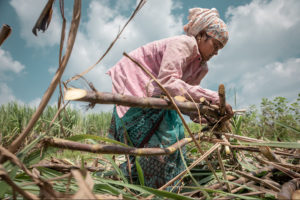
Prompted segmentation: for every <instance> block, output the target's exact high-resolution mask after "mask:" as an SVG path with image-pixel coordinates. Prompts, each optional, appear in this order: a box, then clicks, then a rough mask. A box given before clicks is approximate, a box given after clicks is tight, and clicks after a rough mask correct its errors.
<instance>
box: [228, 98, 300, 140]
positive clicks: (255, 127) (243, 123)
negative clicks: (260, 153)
mask: <svg viewBox="0 0 300 200" xmlns="http://www.w3.org/2000/svg"><path fill="white" fill-rule="evenodd" d="M232 124H233V127H234V129H233V130H234V131H235V133H236V134H239V135H240V134H244V135H246V136H249V137H255V138H262V139H269V140H273V141H274V140H275V141H297V140H300V94H298V98H297V100H296V101H295V102H292V103H289V102H288V101H287V99H286V98H284V97H276V98H274V99H273V100H269V99H266V98H264V99H262V102H261V104H260V112H259V111H258V109H257V108H256V106H250V108H249V109H248V110H247V112H246V114H245V115H244V116H234V118H233V123H232Z"/></svg>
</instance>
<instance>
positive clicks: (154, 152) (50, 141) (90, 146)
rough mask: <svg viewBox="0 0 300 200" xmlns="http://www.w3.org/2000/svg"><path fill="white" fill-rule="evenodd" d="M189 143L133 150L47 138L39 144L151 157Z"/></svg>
mask: <svg viewBox="0 0 300 200" xmlns="http://www.w3.org/2000/svg"><path fill="white" fill-rule="evenodd" d="M199 137H200V136H199V135H196V136H195V139H198V138H199ZM190 142H192V138H183V139H182V140H180V141H178V142H176V143H174V144H173V145H171V146H169V147H167V148H135V147H124V146H120V145H103V144H83V143H80V142H73V141H70V140H64V139H60V138H52V137H49V138H45V139H43V140H42V142H41V143H42V144H43V145H46V146H47V145H48V146H53V147H58V148H62V149H69V150H78V151H85V152H91V153H102V154H125V155H137V156H152V155H170V154H173V153H174V152H175V151H176V150H178V149H179V148H181V147H182V146H184V145H186V144H188V143H190Z"/></svg>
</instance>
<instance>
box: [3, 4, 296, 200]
mask: <svg viewBox="0 0 300 200" xmlns="http://www.w3.org/2000/svg"><path fill="white" fill-rule="evenodd" d="M53 3H54V1H53V0H49V1H48V3H47V4H46V5H45V7H44V9H43V11H42V12H41V15H40V17H39V18H38V19H37V21H36V24H35V25H34V27H33V29H32V31H33V34H35V35H37V31H40V30H42V31H46V29H47V28H48V25H49V23H50V22H51V16H52V13H53V10H52V5H53ZM59 3H60V5H59V7H60V11H61V18H62V28H61V29H62V30H61V38H60V47H59V50H57V52H59V58H58V65H59V67H58V69H57V71H56V72H55V75H54V76H53V79H52V81H51V83H50V85H49V87H48V89H47V91H46V92H45V93H44V95H43V97H42V98H41V99H42V100H41V102H40V104H39V106H38V107H37V108H32V107H30V106H28V105H23V104H20V103H17V102H12V103H8V104H5V105H1V106H0V141H1V145H0V177H1V180H0V199H22V198H23V199H180V200H181V199H223V200H225V199H226V200H227V199H300V188H299V187H300V181H299V180H300V142H299V141H300V94H298V98H297V99H296V100H294V101H293V102H288V100H287V99H286V98H284V97H276V98H274V99H272V100H270V99H262V101H261V104H260V106H259V107H258V108H257V107H255V106H251V107H249V108H247V110H246V111H245V112H244V113H239V112H236V113H235V115H234V116H233V117H232V118H230V117H231V116H230V117H228V115H225V102H226V101H225V88H224V85H222V84H221V86H223V90H222V87H221V86H220V87H219V101H220V103H219V105H218V106H217V105H211V104H210V103H209V102H208V101H207V100H206V99H205V98H200V100H199V101H200V103H199V104H195V103H192V102H184V101H183V102H180V101H177V100H176V103H175V100H174V98H172V97H171V96H170V95H169V94H168V92H167V91H166V90H164V88H163V86H161V85H160V83H159V82H158V81H157V80H156V78H155V77H153V75H152V74H151V73H149V72H147V70H145V68H143V66H141V65H140V64H139V63H138V62H136V61H135V60H134V59H132V58H131V57H130V56H128V55H127V54H126V53H124V54H123V55H124V56H127V57H128V58H129V59H131V60H132V61H133V62H134V63H135V64H136V65H137V66H138V67H140V68H142V69H143V70H144V71H145V72H146V73H147V74H148V75H149V76H150V77H152V79H153V80H154V81H157V84H158V85H159V86H160V87H161V89H162V90H163V91H164V93H165V94H166V95H167V96H168V100H166V99H165V98H155V99H154V98H152V100H153V99H154V102H156V103H157V104H155V106H153V104H152V103H151V102H150V100H149V99H151V98H147V100H145V101H140V102H139V101H137V99H138V97H131V98H129V97H126V98H125V96H122V95H119V97H118V98H117V95H118V94H109V93H105V94H104V93H101V92H99V91H97V90H96V89H95V87H94V86H93V84H92V83H91V82H89V81H88V80H86V79H85V78H84V74H86V73H87V72H88V71H90V70H91V69H92V68H93V67H95V66H96V65H97V64H99V63H100V61H101V60H102V59H103V57H105V55H106V54H107V53H108V51H109V50H110V49H111V47H112V46H113V45H114V44H115V42H116V41H117V40H118V38H119V37H120V35H121V33H122V32H123V30H124V29H125V27H126V26H127V24H128V23H129V22H130V21H131V20H132V19H133V17H134V16H135V15H136V13H137V12H138V11H139V10H140V9H141V8H142V6H143V5H144V4H145V3H146V1H145V0H141V1H140V3H138V5H137V7H136V9H135V10H134V11H133V13H132V15H131V17H130V18H129V19H128V21H127V22H126V23H125V25H124V26H123V27H122V28H121V29H120V30H119V33H118V34H117V36H116V38H115V39H114V40H113V41H112V43H111V45H110V46H109V47H108V49H107V50H106V51H105V53H104V54H103V55H102V56H101V57H100V58H99V60H98V61H97V62H96V63H95V64H94V65H93V66H91V67H89V68H88V69H87V70H85V71H84V72H82V73H80V75H79V74H78V75H76V76H74V77H72V78H70V79H69V80H67V81H65V82H63V83H62V81H61V77H62V75H63V73H64V70H65V68H66V66H67V63H68V61H69V58H70V56H71V53H72V49H73V45H74V42H75V39H76V34H77V30H78V28H79V24H80V23H79V22H80V16H81V0H74V7H73V15H72V20H71V21H70V25H67V26H66V18H65V15H64V1H59ZM69 13H70V10H68V14H69ZM66 27H68V28H69V32H68V35H66V30H65V29H66ZM4 28H5V29H6V30H5V31H1V34H0V45H1V44H2V43H3V42H4V40H5V39H6V38H7V37H8V36H9V35H10V33H11V29H10V27H9V26H4ZM3 30H4V29H3ZM64 45H66V47H64ZM79 78H81V79H82V80H84V81H85V82H86V83H87V85H88V86H89V89H90V90H89V91H86V90H81V89H74V88H70V85H68V83H70V82H71V81H75V80H77V79H79ZM56 88H59V92H60V93H59V99H58V107H56V106H49V101H50V98H51V96H52V95H53V94H54V91H55V90H56ZM220 88H221V90H220ZM75 90H76V91H77V92H79V93H76V92H75V93H76V95H75V93H74V91H75ZM63 91H64V92H63ZM222 91H223V92H222ZM67 92H68V93H67ZM101 95H103V96H104V97H105V98H104V100H107V99H108V96H109V97H112V98H111V99H112V101H110V102H109V103H110V104H120V105H127V106H136V105H135V103H138V104H139V106H138V107H146V106H145V105H147V106H149V105H150V107H151V106H152V107H154V108H162V107H160V106H164V107H163V108H168V109H176V111H177V113H178V114H179V115H180V116H181V111H179V108H178V107H179V106H178V107H177V105H179V104H180V105H181V106H182V107H181V108H185V109H187V110H182V111H188V112H192V111H191V110H192V109H191V108H193V109H194V110H193V111H196V110H197V111H198V113H197V114H199V115H200V111H199V110H201V116H202V117H203V116H205V117H206V119H207V121H210V120H211V121H210V125H211V126H210V127H207V126H205V125H203V126H202V125H200V124H196V123H192V122H190V123H188V124H186V123H185V120H183V117H182V116H181V117H182V122H183V124H184V125H185V136H186V138H184V139H182V140H180V141H178V142H176V143H175V144H173V145H171V146H169V147H167V148H135V147H133V146H130V141H128V144H123V143H120V142H118V141H115V140H113V139H110V138H109V137H108V129H109V127H110V121H111V117H112V114H111V113H109V112H108V113H105V112H102V113H94V114H91V113H90V114H89V113H85V112H84V111H78V110H74V109H71V108H70V107H68V106H67V104H68V103H69V102H70V101H71V102H72V100H77V101H84V102H86V103H89V104H88V106H87V107H88V108H91V109H92V108H93V107H94V106H95V104H96V103H103V102H104V100H103V99H100V100H99V99H98V98H99V97H100V96H101ZM124 99H125V100H130V101H127V102H124ZM68 100H70V101H68ZM116 100H119V102H116ZM67 101H68V102H67ZM121 101H122V103H126V104H121V103H120V102H121ZM105 103H108V102H105ZM143 103H144V104H143ZM65 106H66V107H65ZM188 109H190V110H188ZM203 111H204V112H203ZM227 117H228V118H227ZM125 134H126V131H125ZM175 151H177V152H180V155H181V158H182V160H183V162H184V165H185V170H184V171H182V172H181V173H180V174H179V175H177V176H176V177H175V178H173V179H171V180H169V182H167V183H166V184H165V185H163V186H162V187H160V188H157V189H154V188H151V187H147V186H145V179H144V172H143V169H142V167H141V165H140V159H141V158H142V157H143V156H149V155H166V154H172V153H174V152H175ZM183 152H184V153H185V156H184V153H183ZM129 155H131V156H135V161H134V162H133V163H131V164H132V165H133V166H135V167H136V171H137V173H136V174H137V175H136V177H133V176H131V174H130V173H129V175H128V176H127V175H125V173H124V172H123V171H122V170H121V169H120V165H121V164H122V163H124V162H125V161H126V160H129Z"/></svg>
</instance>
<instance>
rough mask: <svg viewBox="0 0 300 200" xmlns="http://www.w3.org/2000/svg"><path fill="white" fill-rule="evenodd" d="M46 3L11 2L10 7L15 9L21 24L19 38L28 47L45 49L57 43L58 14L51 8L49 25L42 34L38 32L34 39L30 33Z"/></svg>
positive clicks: (33, 0)
mask: <svg viewBox="0 0 300 200" xmlns="http://www.w3.org/2000/svg"><path fill="white" fill-rule="evenodd" d="M46 3H47V1H46V0H42V1H36V0H26V1H23V0H11V1H10V5H11V6H12V7H13V8H14V9H15V11H16V13H17V16H18V18H19V20H20V23H21V33H20V34H21V37H22V38H23V39H24V40H25V41H26V44H27V45H28V46H33V47H46V46H54V45H56V44H58V43H59V40H60V32H61V20H60V12H58V10H57V9H56V7H54V8H53V14H52V19H51V23H50V25H49V27H48V29H47V30H46V31H45V32H44V33H43V32H41V31H40V32H38V36H37V37H36V36H35V35H33V33H32V28H33V26H34V25H35V22H36V20H37V19H38V17H39V16H40V14H41V12H42V10H43V8H44V6H45V5H46Z"/></svg>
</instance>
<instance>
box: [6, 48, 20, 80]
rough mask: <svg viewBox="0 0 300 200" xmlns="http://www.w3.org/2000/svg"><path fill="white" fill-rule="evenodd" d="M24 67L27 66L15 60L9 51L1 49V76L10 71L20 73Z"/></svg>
mask: <svg viewBox="0 0 300 200" xmlns="http://www.w3.org/2000/svg"><path fill="white" fill-rule="evenodd" d="M24 68H25V66H24V65H22V64H21V63H20V62H18V61H16V60H14V59H13V58H12V56H11V55H10V53H9V52H8V51H5V50H3V49H0V77H3V75H4V73H5V72H9V71H10V72H14V73H20V72H21V71H22V70H23V69H24Z"/></svg>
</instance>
